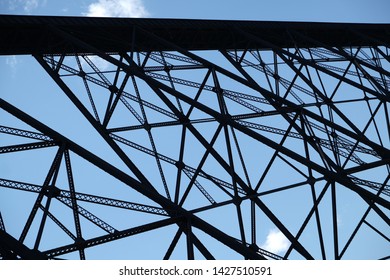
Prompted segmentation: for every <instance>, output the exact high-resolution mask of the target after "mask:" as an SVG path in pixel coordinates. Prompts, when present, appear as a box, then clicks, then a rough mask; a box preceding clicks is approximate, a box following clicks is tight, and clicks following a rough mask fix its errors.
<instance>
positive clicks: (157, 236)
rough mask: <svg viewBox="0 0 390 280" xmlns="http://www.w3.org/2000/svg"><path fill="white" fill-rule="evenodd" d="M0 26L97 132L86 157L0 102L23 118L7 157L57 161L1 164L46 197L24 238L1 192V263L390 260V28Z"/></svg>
mask: <svg viewBox="0 0 390 280" xmlns="http://www.w3.org/2000/svg"><path fill="white" fill-rule="evenodd" d="M26 30H27V31H26ZM0 33H1V34H0V36H2V37H3V38H5V37H7V38H9V40H7V42H6V43H4V44H3V45H2V46H0V54H3V55H6V54H32V55H33V57H34V58H35V60H36V61H37V62H38V63H39V64H40V65H41V66H42V68H43V69H44V71H45V72H46V73H47V75H48V76H49V77H50V78H51V79H52V80H53V81H54V82H55V84H56V85H57V86H58V88H59V91H60V92H62V93H64V94H65V95H66V96H67V98H68V99H69V100H71V101H72V103H73V104H74V106H75V107H76V108H77V109H78V111H79V112H80V113H81V114H82V116H83V118H84V119H85V120H87V121H88V123H89V124H90V125H91V126H92V127H93V128H94V130H95V131H96V132H97V134H93V135H92V134H91V136H90V138H89V139H87V141H88V142H89V143H92V145H89V146H88V147H83V144H81V143H77V141H75V140H72V139H69V138H67V137H65V136H63V135H62V134H61V133H59V132H58V131H56V128H50V127H48V126H47V125H45V124H43V123H41V122H40V121H39V120H36V119H34V118H33V117H31V116H29V115H28V114H27V113H25V112H23V111H22V110H20V109H18V108H17V107H15V106H14V105H12V104H10V103H8V102H7V101H5V100H3V99H1V100H0V108H1V111H2V114H4V115H10V116H13V117H15V119H17V120H18V123H19V126H15V125H14V124H10V123H7V120H8V119H9V118H4V121H2V122H1V123H0V137H3V138H4V139H7V141H4V142H3V143H6V144H4V145H3V144H1V143H2V142H0V145H1V146H0V160H1V156H4V157H5V158H6V159H5V160H7V159H8V160H10V159H11V160H12V159H13V158H14V156H15V160H20V157H21V156H24V155H25V156H26V158H27V159H29V161H31V162H30V164H31V165H39V162H40V161H42V162H43V158H44V157H47V158H49V159H48V160H46V161H45V164H46V165H44V163H42V166H47V169H46V172H45V176H43V177H42V178H37V177H38V176H31V179H30V178H28V176H30V175H31V174H30V175H28V174H29V172H25V171H23V170H20V173H21V174H20V179H19V178H10V177H7V176H8V173H7V172H6V171H0V187H1V189H7V190H8V192H5V194H8V193H10V192H11V190H12V194H13V196H12V197H15V195H16V197H17V195H18V194H19V193H20V194H25V193H26V192H27V193H30V196H29V197H30V198H31V197H32V199H30V204H28V205H26V207H25V208H24V209H28V213H25V215H24V219H25V221H18V224H21V226H20V230H19V232H17V230H15V229H13V230H9V229H8V227H9V226H8V221H10V220H12V218H11V217H10V216H9V215H10V210H9V208H10V206H7V207H8V208H7V209H2V208H3V207H2V204H3V203H4V202H5V200H4V201H3V199H7V198H6V197H4V196H3V197H1V199H2V200H1V203H0V233H1V235H0V258H3V259H8V258H29V259H31V258H36V259H42V258H48V259H56V258H80V259H86V258H89V256H91V258H100V259H109V258H118V251H117V250H120V249H118V247H115V245H114V244H115V243H116V242H119V240H121V242H123V243H120V244H121V246H124V247H125V248H127V249H126V250H124V251H126V253H127V254H126V255H120V258H128V259H138V258H145V256H148V258H154V259H158V258H161V259H170V258H186V259H198V258H205V259H223V258H235V259H238V258H243V259H349V258H356V257H358V258H368V259H388V258H390V219H389V213H390V200H389V196H390V183H389V179H390V172H389V168H390V165H389V163H390V149H389V147H390V116H389V109H390V90H389V88H390V25H386V24H383V25H370V24H328V23H282V22H242V21H237V22H236V21H196V20H169V19H167V20H161V19H102V18H97V19H93V18H61V17H18V16H0ZM32 38H34V39H32ZM30 39H31V40H30ZM29 40H30V41H29ZM42 90H44V89H42ZM34 106H39V105H38V104H37V105H34ZM0 121H1V120H0ZM64 122H65V123H66V122H67V120H66V119H65V120H64ZM75 125H77V124H75ZM87 137H88V136H87ZM98 138H99V139H100V140H99V141H101V140H102V139H103V140H104V142H105V143H106V145H107V146H108V147H109V148H110V149H111V151H112V152H113V154H115V157H114V158H110V157H107V158H102V157H99V156H98V153H97V151H94V146H93V143H95V141H98V140H97V139H98ZM0 139H1V138H0ZM45 151H46V152H45ZM41 152H42V156H40V155H39V153H41ZM30 153H32V155H30ZM118 161H119V163H118ZM1 163H4V161H2V162H1ZM5 164H7V162H5ZM10 168H11V167H10ZM3 172H4V173H3ZM22 173H23V174H22ZM100 176H101V177H100ZM95 177H96V178H95ZM103 177H104V178H106V177H107V178H108V179H107V181H106V179H104V180H103V179H101V180H100V179H98V178H103ZM22 178H23V179H22ZM108 182H109V183H108ZM107 184H108V185H107ZM103 190H104V191H103ZM20 209H21V208H20V207H19V206H18V204H17V201H16V202H15V205H14V210H13V211H27V210H20ZM346 211H347V212H348V211H349V212H348V213H349V214H348V215H347V214H345V212H346ZM344 214H345V215H344ZM343 219H344V221H342V220H343ZM267 234H268V237H269V236H270V235H269V234H274V236H278V238H279V241H280V242H281V244H279V245H280V246H282V247H283V248H275V247H273V246H271V245H270V242H271V241H270V240H268V241H267ZM53 240H55V241H53ZM149 243H150V244H153V245H150V246H151V247H150V246H149V247H148V244H149ZM111 244H112V245H113V247H112V248H113V249H111V247H110V246H111ZM367 244H369V245H367ZM99 247H102V248H104V249H102V250H101V251H99V249H97V250H95V249H96V248H99ZM135 248H137V249H135ZM75 253H76V254H75ZM110 254H111V255H110Z"/></svg>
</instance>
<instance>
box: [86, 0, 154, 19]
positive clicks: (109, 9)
mask: <svg viewBox="0 0 390 280" xmlns="http://www.w3.org/2000/svg"><path fill="white" fill-rule="evenodd" d="M84 15H86V16H89V17H136V18H138V17H147V16H148V15H149V13H148V11H147V10H146V8H145V6H144V4H143V3H142V0H98V1H97V2H94V3H92V4H90V5H89V6H88V12H87V13H85V14H84Z"/></svg>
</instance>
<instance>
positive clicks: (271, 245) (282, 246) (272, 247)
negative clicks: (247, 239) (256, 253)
mask: <svg viewBox="0 0 390 280" xmlns="http://www.w3.org/2000/svg"><path fill="white" fill-rule="evenodd" d="M289 246H290V241H289V240H288V239H287V238H286V236H284V234H283V233H282V232H281V231H280V230H278V229H276V228H275V229H271V230H270V231H269V233H268V235H267V238H266V240H265V243H264V244H263V246H261V247H262V248H263V249H265V250H267V251H269V252H272V253H274V254H283V253H284V252H286V251H287V249H288V247H289Z"/></svg>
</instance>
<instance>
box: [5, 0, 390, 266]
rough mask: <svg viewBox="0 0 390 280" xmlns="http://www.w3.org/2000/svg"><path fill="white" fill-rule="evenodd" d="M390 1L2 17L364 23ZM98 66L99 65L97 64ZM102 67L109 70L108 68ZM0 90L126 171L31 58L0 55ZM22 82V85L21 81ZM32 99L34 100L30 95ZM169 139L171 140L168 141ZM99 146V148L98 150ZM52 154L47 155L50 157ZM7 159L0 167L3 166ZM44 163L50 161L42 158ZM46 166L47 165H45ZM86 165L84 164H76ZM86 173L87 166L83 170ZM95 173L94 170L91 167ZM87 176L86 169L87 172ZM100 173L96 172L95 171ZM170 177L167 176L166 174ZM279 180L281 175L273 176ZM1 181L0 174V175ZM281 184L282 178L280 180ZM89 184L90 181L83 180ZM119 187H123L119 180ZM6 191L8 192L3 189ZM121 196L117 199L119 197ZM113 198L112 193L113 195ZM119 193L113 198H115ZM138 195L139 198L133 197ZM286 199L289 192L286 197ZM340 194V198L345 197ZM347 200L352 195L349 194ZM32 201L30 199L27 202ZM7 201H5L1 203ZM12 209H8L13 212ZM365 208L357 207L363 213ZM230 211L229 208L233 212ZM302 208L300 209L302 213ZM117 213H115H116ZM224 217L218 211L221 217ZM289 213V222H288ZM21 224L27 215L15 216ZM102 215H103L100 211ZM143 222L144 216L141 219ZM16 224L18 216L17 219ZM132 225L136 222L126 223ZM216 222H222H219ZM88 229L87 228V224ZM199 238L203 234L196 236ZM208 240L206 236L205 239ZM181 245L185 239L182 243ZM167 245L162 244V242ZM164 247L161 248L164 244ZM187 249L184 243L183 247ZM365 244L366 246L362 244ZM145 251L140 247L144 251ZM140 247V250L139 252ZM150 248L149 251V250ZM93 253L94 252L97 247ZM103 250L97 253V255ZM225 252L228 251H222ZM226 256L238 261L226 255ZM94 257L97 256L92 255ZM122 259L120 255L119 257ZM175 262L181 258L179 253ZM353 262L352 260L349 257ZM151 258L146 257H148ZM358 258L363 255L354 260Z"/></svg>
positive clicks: (12, 7)
mask: <svg viewBox="0 0 390 280" xmlns="http://www.w3.org/2000/svg"><path fill="white" fill-rule="evenodd" d="M388 11H390V1H387V0H371V1H360V0H357V1H356V0H355V1H354V0H346V1H343V0H328V1H313V0H312V1H310V0H301V1H299V0H297V1H288V0H287V1H277V0H274V1H256V0H248V1H245V0H242V1H226V0H225V1H221V0H218V1H212V0H208V1H205V0H197V1H191V2H190V1H180V0H167V1H160V0H112V1H109V0H90V1H87V0H81V1H62V0H61V1H54V0H52V1H50V0H7V1H1V3H0V14H17V15H56V16H110V17H150V18H192V19H229V20H265V21H318V22H322V21H324V22H364V23H390V14H389V12H388ZM96 63H99V61H96ZM100 66H101V67H106V66H105V65H104V64H103V65H100ZM0 72H1V77H0V83H1V85H0V91H1V95H2V98H4V99H5V100H7V101H9V102H10V103H12V104H14V105H16V106H18V107H19V108H21V109H23V110H24V111H26V112H28V113H29V114H31V115H32V116H34V117H35V118H37V119H39V120H42V121H43V122H44V123H46V124H47V125H48V126H51V127H55V126H56V124H57V123H58V122H59V121H60V120H61V119H64V117H65V118H66V119H67V121H68V123H70V124H72V123H77V125H78V129H77V131H74V126H73V125H63V126H62V127H61V128H60V129H59V130H60V132H61V133H63V134H64V135H66V136H68V137H70V138H72V139H73V140H75V141H77V142H78V143H80V144H82V145H85V146H87V147H88V145H89V147H90V148H91V149H94V150H95V151H96V153H97V154H98V155H99V156H101V157H102V158H108V157H114V158H113V159H112V161H111V162H112V163H113V164H114V165H115V166H117V167H118V168H121V169H122V170H123V169H125V167H124V165H123V163H121V162H120V160H118V159H117V158H115V155H114V154H113V153H112V151H110V149H109V148H108V147H107V145H106V144H105V143H104V142H103V141H102V140H96V142H94V143H93V147H92V146H90V145H91V144H90V143H89V139H91V137H94V139H99V137H97V133H96V132H95V131H94V130H93V129H92V128H91V127H90V125H89V124H88V123H86V122H85V123H84V122H83V121H82V117H81V115H80V113H79V112H78V111H77V110H75V108H74V106H73V105H72V104H71V103H70V101H69V100H68V99H66V97H65V96H64V95H63V94H60V93H59V89H58V87H57V86H56V85H55V84H54V83H53V82H52V81H51V80H50V79H49V78H48V77H47V74H46V73H44V71H43V69H42V68H41V67H40V66H39V65H38V63H37V62H36V61H35V60H34V59H33V58H32V57H30V56H7V57H0ZM20 79H22V81H23V82H21V80H20ZM31 95H33V101H32V99H31V98H32V97H31ZM167 141H168V140H167ZM96 147H98V149H97V148H96ZM49 156H50V155H48V158H49ZM4 162H5V161H4V160H3V161H0V164H4ZM21 162H22V160H20V161H15V162H13V163H12V162H11V161H10V160H9V161H8V162H7V163H6V164H7V165H8V166H7V170H8V171H9V174H11V175H10V176H11V177H12V176H15V177H18V176H19V174H18V170H20V169H23V168H26V169H27V168H31V166H30V165H29V164H28V163H24V164H26V166H25V167H24V166H17V165H18V164H21ZM42 162H44V163H45V162H46V159H42ZM46 164H47V162H46ZM77 164H80V166H82V165H83V163H82V161H81V160H80V162H79V163H75V165H77ZM83 168H85V170H88V168H87V167H83ZM90 169H91V170H92V169H93V167H90ZM33 170H34V172H36V174H34V176H36V177H39V176H42V175H43V174H44V173H42V174H40V172H44V171H42V170H40V169H39V168H38V167H36V170H35V169H33ZM86 172H87V171H86ZM91 172H92V173H93V172H95V173H96V174H98V173H99V172H97V171H91ZM168 173H169V172H168ZM30 175H31V174H30ZM275 176H277V174H275ZM0 177H1V176H0ZM97 177H98V178H99V180H102V182H104V183H106V184H111V183H112V181H111V180H112V179H110V178H107V177H106V176H105V175H104V174H100V173H99V174H98V175H97ZM280 180H282V178H280ZM82 183H84V184H87V181H85V182H83V181H82ZM116 184H119V183H118V182H116ZM3 191H4V190H3ZM97 192H101V194H100V195H105V194H107V193H106V192H105V190H103V189H99V190H97ZM5 193H6V194H7V195H10V196H11V197H12V194H11V192H7V191H5ZM120 194H121V193H119V194H118V197H120ZM110 195H111V193H110ZM114 195H115V194H114ZM132 195H134V196H136V194H132ZM287 195H288V194H287ZM341 196H342V195H341ZM345 197H349V195H348V194H346V195H345ZM28 199H29V197H28V195H26V200H28ZM2 203H3V201H2ZM270 203H272V201H271V202H270ZM351 204H352V202H349V203H348V204H347V205H345V207H343V208H341V209H340V217H339V218H340V221H339V222H340V226H341V227H342V225H345V226H347V225H348V223H349V222H351V220H353V219H354V218H351V219H350V217H353V214H354V213H352V210H351V209H353V205H351ZM11 206H12V205H8V207H9V210H8V211H10V209H11ZM301 207H302V208H304V206H302V205H300V204H299V203H297V205H296V208H297V209H300V208H301ZM363 208H364V207H362V206H358V207H357V209H358V212H359V213H360V212H361V211H362V209H363ZM230 210H231V209H230ZM304 210H305V209H303V210H302V211H304ZM216 211H217V210H216ZM116 214H117V213H116V212H115V215H116ZM219 214H220V213H216V214H215V217H218V215H219ZM289 214H291V213H287V214H281V215H286V219H287V220H288V219H289V217H290V216H289ZM14 215H16V216H17V217H18V218H20V220H21V221H23V219H24V218H25V217H23V213H19V214H18V213H16V214H14ZM102 215H104V213H102ZM4 216H5V217H4V220H5V222H6V223H7V224H8V227H9V228H10V230H11V231H12V230H13V227H14V230H15V232H17V230H19V229H20V226H21V225H20V224H17V223H16V222H15V223H14V224H13V225H12V222H10V218H9V216H8V217H7V216H6V215H4ZM140 218H142V216H140ZM15 221H16V217H15ZM128 222H129V224H132V221H128ZM215 223H216V224H218V223H223V222H222V221H220V220H218V219H217V218H215ZM86 227H88V226H86ZM266 228H267V230H265V231H264V233H263V234H262V236H261V239H262V241H261V242H259V243H261V244H262V246H263V248H265V249H268V250H270V251H273V252H275V253H281V254H282V253H283V252H284V251H285V250H286V248H287V247H288V245H289V243H288V241H287V240H286V238H285V237H284V236H283V234H281V232H280V231H278V230H276V228H274V227H273V226H272V225H268V224H267V226H266ZM166 231H167V233H166V234H167V236H168V235H169V234H171V235H172V234H174V233H175V231H174V230H173V229H171V228H168V229H166ZM198 234H199V235H201V234H202V233H198ZM205 238H206V237H205ZM181 242H182V240H181ZM158 243H159V242H153V243H151V244H148V246H150V247H152V245H153V246H157V247H158V245H159V244H158ZM160 243H163V242H160ZM118 244H119V245H117V250H118V252H121V253H123V256H125V254H126V252H125V249H124V247H121V245H120V244H121V242H119V243H118ZM160 245H161V244H160ZM182 246H185V245H182ZM364 246H367V250H369V248H368V246H369V245H368V244H364ZM141 248H142V247H141ZM141 248H140V250H141ZM149 249H150V250H151V248H149ZM94 250H95V249H94ZM99 250H104V247H103V249H99V248H97V249H96V254H97V253H98V252H99ZM221 252H222V253H221V254H223V253H224V251H223V249H222V248H221ZM226 254H227V255H226V258H235V256H234V255H232V256H230V255H228V254H229V253H228V252H227V253H226ZM91 255H92V256H93V255H94V253H91ZM118 257H119V258H120V257H121V255H120V253H118ZM176 257H177V258H182V256H181V255H177V256H176ZM349 257H350V258H354V256H353V255H352V256H349ZM145 258H147V255H145ZM356 258H359V255H357V256H356Z"/></svg>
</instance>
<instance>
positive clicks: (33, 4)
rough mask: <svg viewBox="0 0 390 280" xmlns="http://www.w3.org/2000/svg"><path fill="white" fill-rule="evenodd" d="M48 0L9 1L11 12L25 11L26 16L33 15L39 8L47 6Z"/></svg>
mask: <svg viewBox="0 0 390 280" xmlns="http://www.w3.org/2000/svg"><path fill="white" fill-rule="evenodd" d="M46 2H47V0H8V9H9V10H10V11H17V10H23V12H24V13H25V14H31V13H32V12H33V11H34V10H35V9H37V8H38V7H39V6H45V5H46Z"/></svg>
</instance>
